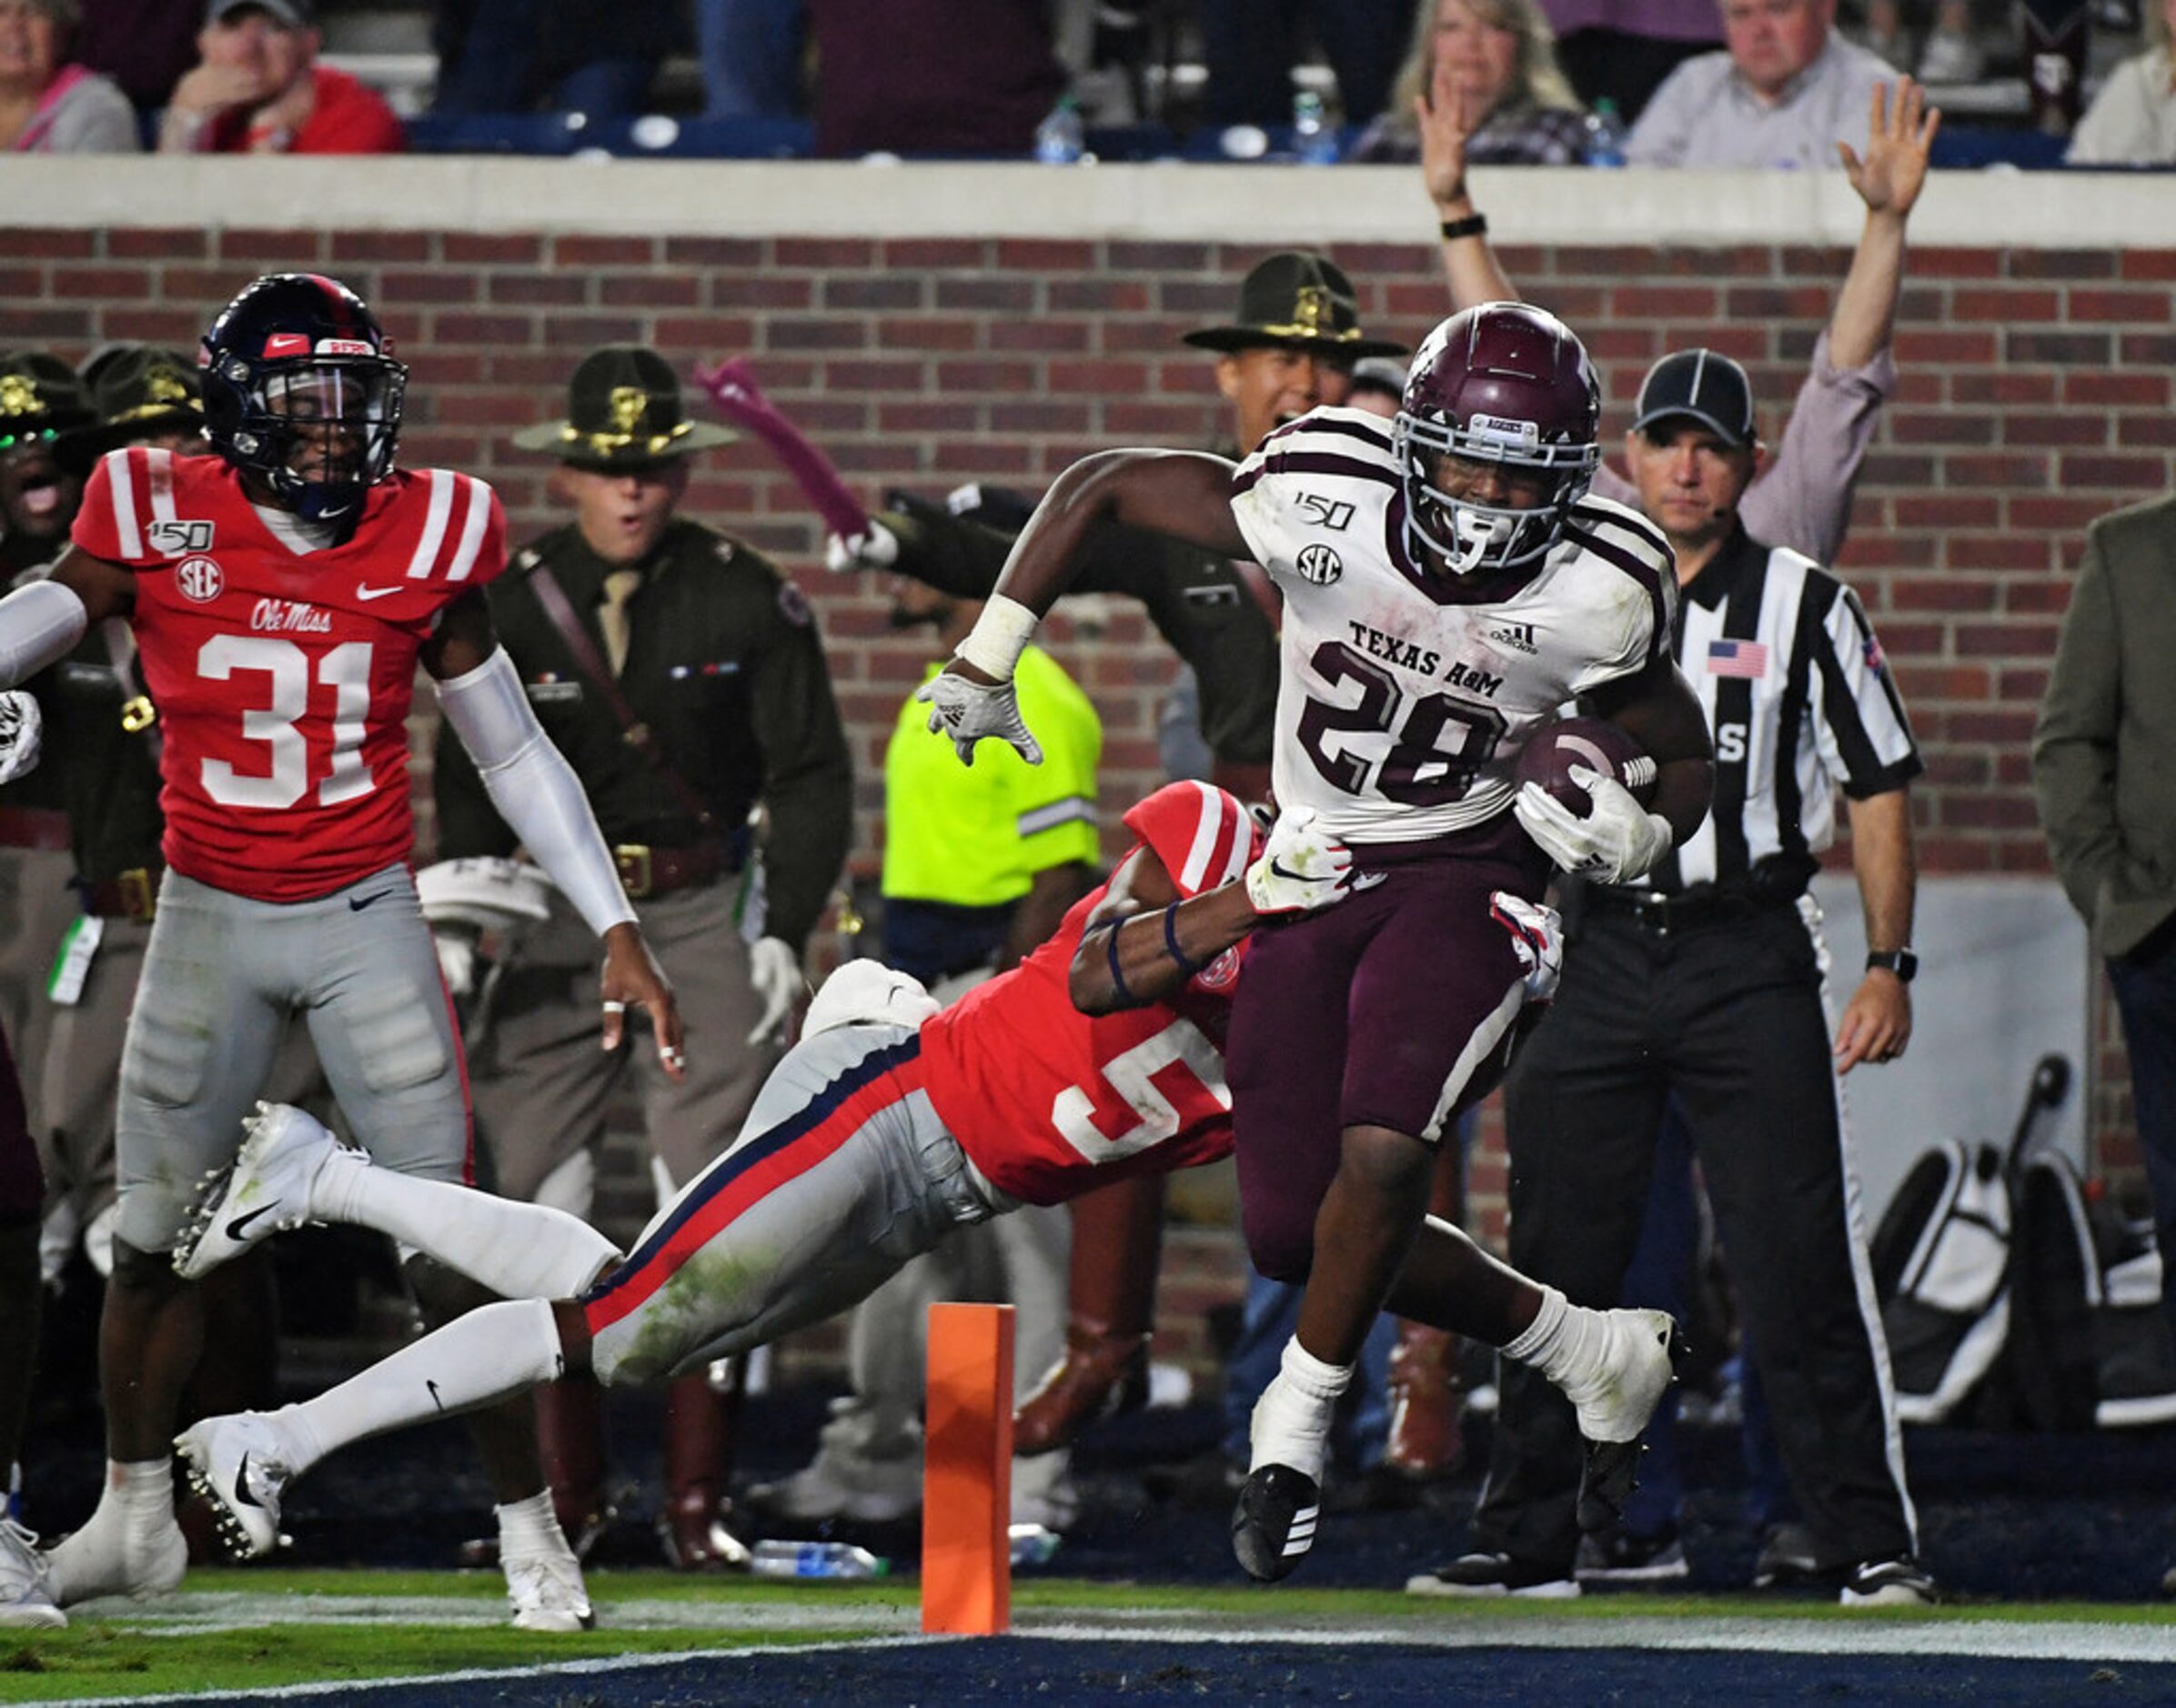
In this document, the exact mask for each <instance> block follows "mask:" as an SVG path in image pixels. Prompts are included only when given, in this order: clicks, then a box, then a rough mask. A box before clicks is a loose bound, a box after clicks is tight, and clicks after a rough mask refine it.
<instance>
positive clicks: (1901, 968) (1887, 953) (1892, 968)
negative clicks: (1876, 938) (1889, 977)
mask: <svg viewBox="0 0 2176 1708" xmlns="http://www.w3.org/2000/svg"><path fill="white" fill-rule="evenodd" d="M1877 967H1879V968H1880V969H1882V970H1884V971H1887V972H1893V973H1895V974H1896V975H1897V978H1898V980H1899V982H1900V983H1903V984H1909V983H1910V982H1911V981H1912V980H1913V979H1914V978H1915V977H1917V976H1918V973H1919V957H1918V956H1917V955H1915V954H1913V953H1912V952H1911V950H1910V949H1873V950H1870V951H1869V953H1868V955H1867V958H1866V970H1868V971H1869V972H1872V971H1873V970H1874V969H1875V968H1877Z"/></svg>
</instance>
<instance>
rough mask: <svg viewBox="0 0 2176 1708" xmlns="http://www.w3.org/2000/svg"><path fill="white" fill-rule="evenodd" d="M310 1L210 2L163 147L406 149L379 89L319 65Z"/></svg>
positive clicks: (179, 150)
mask: <svg viewBox="0 0 2176 1708" xmlns="http://www.w3.org/2000/svg"><path fill="white" fill-rule="evenodd" d="M321 45H323V37H322V36H321V35H319V34H318V31H317V8H316V7H315V6H314V5H312V4H311V0H212V4H211V7H210V9H209V10H208V11H207V13H206V14H205V18H204V28H203V29H202V30H200V31H198V32H197V35H196V52H197V55H198V59H197V64H196V68H195V69H194V70H193V71H190V72H188V73H186V75H184V76H183V77H182V79H181V81H180V82H179V83H177V84H176V85H174V95H173V98H172V100H171V101H170V102H169V103H168V104H167V106H166V116H165V118H164V119H162V120H161V121H160V124H159V132H158V148H159V152H160V153H161V154H181V155H187V154H214V155H240V154H272V155H290V154H291V155H382V154H398V152H399V151H400V150H401V149H403V148H405V147H407V146H408V136H407V133H406V132H405V131H404V130H403V129H402V128H401V124H400V120H399V118H398V116H396V115H395V113H394V111H393V109H392V108H391V107H390V106H388V105H387V104H386V100H385V97H384V96H383V95H379V94H378V92H377V91H376V90H375V89H372V88H369V87H368V86H367V85H364V84H362V83H360V82H358V80H357V79H355V78H354V77H351V76H349V75H348V73H346V72H344V71H336V70H334V69H333V67H331V66H330V65H319V64H318V63H317V49H318V48H319V47H320V46H321Z"/></svg>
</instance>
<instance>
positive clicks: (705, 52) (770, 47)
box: [695, 0, 809, 118]
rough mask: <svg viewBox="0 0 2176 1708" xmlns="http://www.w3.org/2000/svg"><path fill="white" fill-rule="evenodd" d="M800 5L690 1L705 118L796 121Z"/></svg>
mask: <svg viewBox="0 0 2176 1708" xmlns="http://www.w3.org/2000/svg"><path fill="white" fill-rule="evenodd" d="M808 35H809V15H808V6H807V5H805V4H804V0H695V48H696V52H697V53H698V54H700V55H701V57H702V95H703V106H702V116H704V117H705V118H797V117H799V116H801V110H802V105H803V103H802V101H801V58H802V55H803V53H804V52H805V50H806V48H807V46H808Z"/></svg>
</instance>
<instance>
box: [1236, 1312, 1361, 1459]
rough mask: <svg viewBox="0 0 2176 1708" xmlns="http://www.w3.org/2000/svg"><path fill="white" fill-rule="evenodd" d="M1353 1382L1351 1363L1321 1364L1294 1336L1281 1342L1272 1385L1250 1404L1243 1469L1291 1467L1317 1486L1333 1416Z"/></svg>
mask: <svg viewBox="0 0 2176 1708" xmlns="http://www.w3.org/2000/svg"><path fill="white" fill-rule="evenodd" d="M1352 1380H1353V1367H1352V1366H1351V1365H1350V1364H1325V1363H1324V1362H1323V1361H1322V1360H1321V1359H1319V1358H1317V1357H1315V1354H1314V1353H1312V1352H1310V1351H1307V1349H1306V1348H1305V1347H1304V1346H1302V1345H1301V1344H1300V1342H1299V1336H1297V1335H1296V1334H1295V1335H1294V1336H1293V1337H1292V1339H1291V1340H1289V1341H1285V1342H1284V1356H1283V1358H1281V1359H1280V1360H1279V1361H1278V1365H1277V1374H1276V1378H1275V1380H1274V1381H1272V1382H1271V1383H1270V1384H1269V1386H1268V1387H1266V1388H1264V1390H1263V1391H1262V1397H1261V1399H1259V1400H1257V1401H1255V1402H1254V1417H1253V1419H1252V1420H1251V1422H1250V1423H1249V1426H1248V1428H1249V1437H1250V1442H1249V1444H1250V1448H1251V1457H1250V1459H1249V1461H1248V1464H1247V1469H1248V1470H1249V1471H1259V1470H1261V1469H1262V1467H1263V1466H1264V1465H1290V1466H1291V1467H1292V1468H1293V1469H1294V1470H1295V1471H1297V1472H1303V1473H1305V1475H1307V1476H1310V1477H1313V1478H1314V1479H1315V1482H1321V1481H1322V1473H1323V1466H1324V1464H1325V1462H1326V1461H1327V1460H1328V1458H1329V1452H1330V1420H1331V1416H1332V1414H1333V1413H1334V1412H1335V1411H1336V1410H1337V1397H1338V1395H1340V1394H1342V1393H1343V1392H1345V1389H1346V1388H1348V1387H1349V1386H1351V1384H1352Z"/></svg>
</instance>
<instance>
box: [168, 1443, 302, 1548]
mask: <svg viewBox="0 0 2176 1708" xmlns="http://www.w3.org/2000/svg"><path fill="white" fill-rule="evenodd" d="M174 1444H175V1446H176V1447H178V1448H179V1449H180V1450H181V1456H182V1457H183V1458H184V1459H185V1460H186V1461H187V1462H188V1467H189V1470H188V1476H189V1486H190V1488H192V1489H194V1490H195V1491H196V1492H197V1493H198V1494H200V1495H202V1496H203V1497H204V1498H205V1499H206V1500H207V1501H208V1502H210V1503H211V1509H212V1520H213V1523H214V1525H215V1527H216V1528H217V1531H218V1532H219V1541H220V1542H221V1543H222V1544H223V1545H224V1546H225V1547H226V1549H227V1553H228V1555H229V1557H231V1558H233V1559H236V1560H254V1559H256V1558H257V1556H258V1555H259V1554H266V1553H270V1552H272V1550H273V1549H274V1548H275V1547H277V1546H278V1544H279V1497H280V1494H281V1492H283V1491H284V1490H285V1489H286V1488H287V1481H288V1479H289V1478H291V1477H292V1476H293V1475H294V1474H295V1473H294V1472H293V1471H292V1470H290V1469H289V1468H288V1465H287V1447H286V1443H285V1442H283V1441H282V1440H281V1438H280V1434H279V1432H278V1431H277V1429H275V1428H273V1426H272V1424H271V1422H270V1420H268V1419H267V1417H266V1416H265V1414H264V1413H263V1412H236V1413H235V1414H234V1415H233V1416H231V1417H207V1418H206V1419H205V1420H204V1421H203V1422H199V1423H193V1424H191V1425H190V1426H189V1427H188V1428H187V1429H186V1430H185V1431H184V1432H182V1434H181V1435H180V1437H179V1438H178V1439H177V1440H176V1442H175V1443H174Z"/></svg>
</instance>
